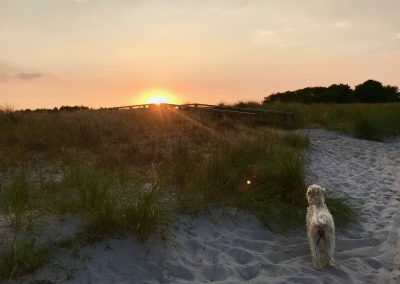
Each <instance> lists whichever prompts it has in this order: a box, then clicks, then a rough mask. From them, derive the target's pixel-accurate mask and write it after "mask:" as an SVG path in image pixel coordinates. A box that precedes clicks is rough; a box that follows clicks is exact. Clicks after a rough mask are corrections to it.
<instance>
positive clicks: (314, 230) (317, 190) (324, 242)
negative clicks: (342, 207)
mask: <svg viewBox="0 0 400 284" xmlns="http://www.w3.org/2000/svg"><path fill="white" fill-rule="evenodd" d="M325 193H326V190H325V189H324V188H322V187H321V186H319V185H316V184H313V185H311V186H310V187H309V188H308V189H307V196H306V197H307V201H308V208H307V220H306V221H307V236H308V242H309V244H310V250H311V258H312V264H313V265H314V267H317V268H326V267H329V266H333V265H334V260H333V251H334V248H335V224H334V222H333V217H332V215H331V213H330V212H329V210H328V207H326V204H325V197H324V196H325Z"/></svg>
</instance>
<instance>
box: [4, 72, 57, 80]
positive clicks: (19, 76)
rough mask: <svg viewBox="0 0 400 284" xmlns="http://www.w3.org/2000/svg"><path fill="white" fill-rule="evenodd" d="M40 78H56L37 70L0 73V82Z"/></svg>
mask: <svg viewBox="0 0 400 284" xmlns="http://www.w3.org/2000/svg"><path fill="white" fill-rule="evenodd" d="M40 79H57V77H56V76H54V75H52V74H44V73H39V72H20V73H10V72H8V73H6V72H2V73H0V83H7V82H18V81H19V82H30V81H35V80H40Z"/></svg>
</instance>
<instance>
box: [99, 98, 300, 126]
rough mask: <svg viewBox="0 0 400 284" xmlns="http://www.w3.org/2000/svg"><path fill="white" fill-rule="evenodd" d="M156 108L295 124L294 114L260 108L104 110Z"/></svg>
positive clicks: (206, 106) (203, 106) (192, 106)
mask: <svg viewBox="0 0 400 284" xmlns="http://www.w3.org/2000/svg"><path fill="white" fill-rule="evenodd" d="M154 108H161V109H171V110H181V111H191V112H198V111H202V112H211V113H220V114H223V115H227V116H235V117H247V118H249V119H252V120H255V121H258V122H262V123H272V124H286V125H291V124H293V122H294V114H293V112H286V111H279V110H269V109H261V108H260V109H259V108H244V107H233V106H221V105H209V104H199V103H191V104H180V105H179V104H169V103H160V104H139V105H128V106H119V107H111V108H103V109H104V110H108V111H112V110H124V109H125V110H140V109H142V110H143V109H144V110H150V109H154Z"/></svg>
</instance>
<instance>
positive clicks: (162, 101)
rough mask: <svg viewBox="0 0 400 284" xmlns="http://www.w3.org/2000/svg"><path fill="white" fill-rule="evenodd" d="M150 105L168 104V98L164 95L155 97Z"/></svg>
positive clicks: (152, 97)
mask: <svg viewBox="0 0 400 284" xmlns="http://www.w3.org/2000/svg"><path fill="white" fill-rule="evenodd" d="M149 103H150V104H157V105H159V104H166V103H168V98H167V97H166V96H163V95H153V96H151V97H150V98H149Z"/></svg>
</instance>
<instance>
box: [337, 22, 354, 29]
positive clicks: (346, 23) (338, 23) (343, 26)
mask: <svg viewBox="0 0 400 284" xmlns="http://www.w3.org/2000/svg"><path fill="white" fill-rule="evenodd" d="M350 25H351V23H349V22H345V21H343V22H336V23H335V27H337V28H338V29H341V28H346V27H348V26H350Z"/></svg>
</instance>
